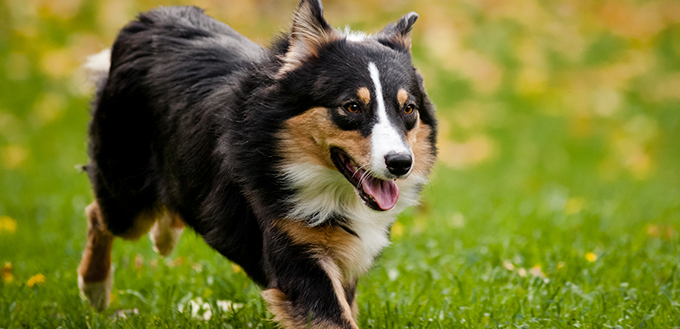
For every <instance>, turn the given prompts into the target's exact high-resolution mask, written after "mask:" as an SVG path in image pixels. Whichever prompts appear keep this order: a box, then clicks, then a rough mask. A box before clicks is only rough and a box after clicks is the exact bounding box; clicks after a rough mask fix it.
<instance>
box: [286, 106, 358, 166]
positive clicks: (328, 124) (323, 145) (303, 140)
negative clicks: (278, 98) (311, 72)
mask: <svg viewBox="0 0 680 329" xmlns="http://www.w3.org/2000/svg"><path fill="white" fill-rule="evenodd" d="M279 140H280V143H281V144H280V150H281V151H280V152H281V153H280V154H281V156H282V157H283V158H284V159H285V162H287V163H307V164H314V165H321V166H324V167H327V168H331V169H334V168H335V165H333V162H332V161H331V155H330V148H331V146H337V147H340V148H341V149H343V150H344V151H345V152H347V153H348V154H349V156H351V157H352V158H353V159H354V160H355V161H357V163H358V164H359V165H363V164H366V163H368V159H369V152H370V146H369V141H368V140H367V139H366V138H364V137H363V136H361V134H360V133H359V132H357V131H345V130H341V129H340V128H338V127H337V126H336V125H335V124H334V123H333V122H332V121H331V118H330V114H329V113H328V109H326V108H324V107H317V108H312V109H309V110H307V111H306V112H305V113H303V114H301V115H298V116H296V117H294V118H291V119H288V121H287V122H286V123H285V124H284V128H283V129H282V131H281V133H280V134H279Z"/></svg>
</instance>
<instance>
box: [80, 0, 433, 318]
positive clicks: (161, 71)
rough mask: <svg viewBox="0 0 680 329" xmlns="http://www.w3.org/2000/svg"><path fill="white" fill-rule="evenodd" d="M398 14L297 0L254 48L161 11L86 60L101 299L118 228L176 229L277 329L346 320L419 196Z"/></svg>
mask: <svg viewBox="0 0 680 329" xmlns="http://www.w3.org/2000/svg"><path fill="white" fill-rule="evenodd" d="M417 18H418V15H417V14H416V13H408V14H406V15H405V16H403V17H402V18H401V19H399V20H398V21H396V22H394V23H391V24H389V25H387V26H386V27H385V28H384V29H382V30H380V31H379V32H377V33H375V34H374V35H368V34H364V33H358V32H353V31H350V30H344V31H343V30H339V29H334V28H332V27H331V26H330V25H329V24H328V22H327V21H326V20H325V18H324V17H323V10H322V5H321V3H320V1H319V0H302V1H301V2H300V4H299V5H298V7H297V9H296V10H295V13H294V16H293V22H292V27H291V28H290V31H289V32H287V33H284V34H282V35H281V36H279V37H278V38H277V39H276V40H275V41H274V42H273V43H272V45H271V46H270V47H269V49H264V48H262V47H260V46H259V45H257V44H255V43H253V42H252V41H250V40H249V39H247V38H246V37H244V36H242V35H240V34H238V33H237V32H236V31H235V30H233V29H232V28H231V27H229V26H227V25H225V24H223V23H221V22H218V21H216V20H214V19H212V18H211V17H209V16H207V15H205V14H204V13H203V11H202V10H201V9H199V8H196V7H168V8H162V7H161V8H159V9H157V10H152V11H149V12H146V13H143V14H140V15H139V16H138V18H137V19H136V20H134V21H132V22H130V23H129V24H128V25H126V26H125V27H124V28H123V29H122V30H121V32H120V33H119V35H118V36H117V38H116V40H115V42H114V44H113V46H112V48H111V49H110V51H105V52H103V53H100V54H99V55H97V56H94V57H93V58H92V59H91V62H90V63H88V66H89V67H90V68H91V69H93V70H94V71H95V72H94V73H95V76H96V77H99V78H98V88H97V91H96V96H95V99H94V101H93V106H92V107H93V109H92V119H91V122H90V124H89V144H88V153H89V157H90V162H89V163H88V164H87V165H86V166H85V168H84V169H85V171H86V172H87V174H88V177H89V179H90V181H91V185H92V189H93V191H94V195H95V201H93V202H92V203H91V204H90V205H89V206H88V207H87V208H86V215H87V218H88V223H89V229H88V238H87V245H86V247H85V250H84V252H83V256H82V260H81V263H80V266H79V268H78V273H79V275H78V285H79V288H80V291H81V293H82V295H83V296H84V297H85V298H86V299H87V300H88V301H89V303H90V304H91V305H92V306H93V307H94V308H96V309H97V310H103V309H106V308H107V307H108V305H109V298H110V297H109V296H110V292H111V289H112V284H113V272H112V270H111V256H110V255H111V249H112V244H113V241H114V239H115V238H116V237H119V238H123V239H127V240H134V239H138V238H139V237H141V236H142V235H144V234H146V233H147V232H150V236H151V239H152V240H153V242H154V246H155V247H154V249H155V250H156V251H157V252H158V253H159V254H160V255H162V256H165V255H167V254H169V253H170V252H171V251H172V249H173V247H174V245H175V243H176V242H177V240H178V239H179V237H180V235H181V233H182V231H183V229H184V227H185V225H186V226H189V227H190V228H191V229H193V230H194V231H195V232H197V233H198V234H200V235H201V236H202V237H203V239H204V240H205V241H206V243H207V244H208V245H210V246H211V247H212V248H214V249H215V250H216V251H217V252H219V253H220V254H222V255H224V256H225V257H226V258H228V259H230V260H231V261H233V262H235V263H236V264H238V265H240V266H241V267H242V268H243V270H244V271H245V272H246V273H247V274H248V276H249V277H250V278H251V279H252V280H253V281H254V282H256V283H257V284H259V285H260V286H262V287H263V291H262V292H261V295H262V297H263V298H264V300H265V301H266V303H267V305H268V308H269V310H270V311H271V313H273V315H274V319H275V321H278V322H279V323H280V324H281V325H282V326H283V327H284V328H307V327H308V326H309V327H311V328H358V327H357V324H356V321H357V304H356V298H355V295H356V286H357V280H358V279H359V277H360V276H361V275H362V274H363V273H365V272H366V271H367V270H368V269H369V268H370V267H371V266H372V263H373V262H374V260H375V258H376V257H377V256H378V255H379V254H380V252H381V250H382V249H383V248H385V247H386V246H387V245H388V244H389V230H390V227H391V225H392V223H393V222H394V220H395V217H396V215H397V214H398V213H399V212H401V211H402V210H403V209H405V208H406V207H409V206H412V205H415V204H417V203H418V199H419V193H420V191H421V190H422V188H423V186H424V184H426V183H427V177H428V174H429V173H430V171H431V170H432V168H433V165H434V162H435V158H436V147H435V143H436V135H437V129H436V128H437V121H436V118H435V109H434V105H433V104H432V103H431V101H430V100H429V99H428V97H427V94H426V92H425V89H424V86H423V79H422V77H421V75H420V74H419V73H418V71H417V70H416V69H415V68H414V66H413V63H412V58H411V50H410V48H411V29H412V27H413V24H414V23H415V22H416V19H417Z"/></svg>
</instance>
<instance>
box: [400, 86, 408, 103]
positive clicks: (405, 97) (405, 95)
mask: <svg viewBox="0 0 680 329" xmlns="http://www.w3.org/2000/svg"><path fill="white" fill-rule="evenodd" d="M407 100H408V92H406V90H404V89H403V88H401V89H399V91H398V92H397V101H398V102H399V106H404V104H406V101H407Z"/></svg>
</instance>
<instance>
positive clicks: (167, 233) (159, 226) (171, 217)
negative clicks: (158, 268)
mask: <svg viewBox="0 0 680 329" xmlns="http://www.w3.org/2000/svg"><path fill="white" fill-rule="evenodd" d="M183 231H184V222H182V220H181V219H180V217H179V215H177V214H174V213H172V212H171V211H169V210H167V209H165V210H164V211H163V215H162V216H161V217H160V218H159V219H158V220H156V222H155V223H154V225H153V227H151V232H149V236H150V237H151V241H153V250H155V251H156V252H157V253H158V254H159V255H161V256H163V257H165V256H167V255H169V254H170V253H171V252H172V250H173V249H174V248H175V245H176V244H177V241H179V238H180V237H181V236H182V232H183Z"/></svg>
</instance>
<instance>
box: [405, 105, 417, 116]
mask: <svg viewBox="0 0 680 329" xmlns="http://www.w3.org/2000/svg"><path fill="white" fill-rule="evenodd" d="M415 109H416V106H415V105H413V104H408V105H406V107H405V108H404V113H406V114H411V113H413V111H415Z"/></svg>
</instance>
